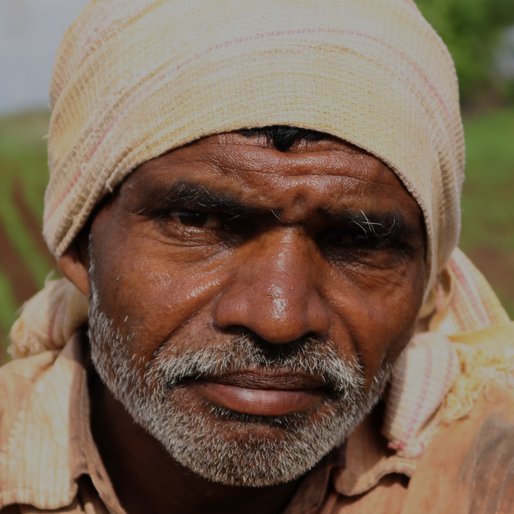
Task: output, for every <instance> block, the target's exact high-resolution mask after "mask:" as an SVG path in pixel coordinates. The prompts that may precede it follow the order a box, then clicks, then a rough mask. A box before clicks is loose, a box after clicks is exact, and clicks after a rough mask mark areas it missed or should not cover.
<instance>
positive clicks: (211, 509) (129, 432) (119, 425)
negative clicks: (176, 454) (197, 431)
mask: <svg viewBox="0 0 514 514" xmlns="http://www.w3.org/2000/svg"><path fill="white" fill-rule="evenodd" d="M90 391H91V405H92V431H93V437H94V439H95V442H96V444H97V446H98V449H99V452H100V455H101V457H102V460H103V462H104V464H105V467H106V470H107V473H108V475H109V477H110V478H111V481H112V483H113V486H114V489H115V491H116V493H117V495H118V498H119V500H120V503H121V504H122V505H123V507H124V508H125V510H126V511H127V512H129V513H130V514H139V513H147V512H153V513H155V514H160V513H168V512H181V513H183V514H193V513H198V512H202V513H209V514H210V513H212V514H215V513H223V514H231V513H236V512H237V513H241V512H245V514H254V513H255V514H257V513H262V512H266V513H271V514H274V513H277V514H278V513H280V512H283V510H284V509H285V507H286V505H287V504H288V502H289V500H290V499H291V497H292V496H293V494H294V491H295V489H296V487H297V485H298V482H290V483H287V484H281V485H277V486H271V487H260V488H249V487H232V486H226V485H222V484H215V483H213V482H210V481H208V480H205V479H203V478H202V477H200V476H198V475H196V474H195V473H193V472H191V471H189V470H188V469H186V468H184V467H183V466H181V465H180V464H179V463H178V462H176V461H175V460H174V459H173V458H172V457H170V455H169V454H168V453H167V452H166V450H165V449H164V448H163V446H162V445H161V444H160V443H159V442H158V441H157V440H156V439H154V438H153V437H152V436H150V435H149V434H147V433H146V432H145V431H144V430H143V429H142V428H141V427H140V426H139V425H136V424H135V423H134V421H133V420H132V418H131V416H130V415H129V414H128V413H127V412H126V410H125V409H124V407H123V406H122V405H121V404H120V403H119V402H118V401H117V400H115V399H114V397H113V396H112V395H111V393H110V392H109V391H108V390H107V388H106V387H105V386H104V384H103V383H102V382H101V381H100V379H99V378H98V376H97V375H96V373H94V371H92V372H91V379H90Z"/></svg>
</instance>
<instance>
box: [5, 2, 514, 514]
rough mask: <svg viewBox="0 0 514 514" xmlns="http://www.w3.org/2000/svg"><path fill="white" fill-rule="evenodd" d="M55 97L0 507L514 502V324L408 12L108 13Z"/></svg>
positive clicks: (441, 90) (446, 71) (14, 370)
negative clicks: (481, 254)
mask: <svg viewBox="0 0 514 514" xmlns="http://www.w3.org/2000/svg"><path fill="white" fill-rule="evenodd" d="M52 104H53V114H52V121H51V126H50V135H49V164H50V171H51V176H50V183H49V186H48V190H47V195H46V198H45V219H44V233H45V237H46V239H47V242H48V244H49V247H50V248H51V249H52V251H53V252H54V254H55V255H56V257H57V259H58V264H59V268H60V270H61V271H62V273H63V275H64V276H65V278H64V279H61V280H60V281H56V282H51V283H49V284H48V285H47V286H46V288H45V290H44V291H43V292H41V293H40V294H39V295H38V296H37V297H36V298H35V299H33V300H32V301H31V302H30V303H29V304H27V306H26V307H25V309H24V312H23V314H22V316H21V318H20V320H19V321H18V322H17V324H16V325H15V327H14V328H13V332H12V339H13V345H12V351H13V354H14V355H15V356H16V357H24V358H20V359H19V360H17V361H14V362H13V363H11V364H9V365H8V366H7V367H6V368H4V370H3V374H2V376H1V379H0V383H1V387H2V390H3V393H4V395H3V398H5V400H4V404H3V406H2V423H1V426H0V448H1V452H2V454H1V455H2V461H1V462H0V506H1V507H3V509H4V510H3V511H2V512H49V511H58V512H88V513H89V512H94V513H97V512H114V513H123V512H128V513H140V512H141V513H143V512H144V513H147V512H151V513H161V512H181V513H196V512H213V513H214V512H215V513H220V512H223V513H231V512H246V513H254V512H266V513H279V512H286V513H288V514H291V513H318V512H319V513H321V512H322V513H329V512H330V513H354V512H359V513H371V512H373V513H388V514H391V513H393V514H394V513H400V512H402V513H419V512H423V513H425V512H433V513H449V512H452V513H453V512H455V513H467V512H474V513H478V512H483V513H488V514H489V513H500V512H502V513H506V512H512V510H513V509H514V480H513V478H514V476H513V475H514V468H513V465H512V464H513V455H514V453H513V450H514V446H513V443H512V441H513V439H512V435H513V423H514V419H513V418H514V413H513V412H512V405H513V403H512V392H511V388H512V383H513V380H512V378H513V375H512V370H513V352H512V335H513V327H512V323H511V322H510V321H509V320H508V317H507V316H506V314H505V312H504V311H503V309H502V308H501V306H500V305H499V303H498V301H497V300H496V298H495V296H494V294H493V293H492V291H491V290H490V289H489V287H488V286H487V284H486V283H485V281H484V280H483V278H482V277H481V276H480V275H479V274H478V272H477V271H476V270H475V269H474V268H473V267H472V265H471V264H470V263H469V261H467V259H466V258H465V257H464V256H463V255H462V254H461V253H460V252H459V251H458V250H456V249H455V246H456V243H457V239H458V232H459V195H460V189H461V182H462V176H463V166H464V162H463V161H464V150H463V137H462V125H461V121H460V115H459V107H458V95H457V86H456V80H455V74H454V69H453V65H452V62H451V59H450V57H449V55H448V54H447V51H446V49H445V47H444V46H443V44H442V42H441V41H440V40H439V39H438V37H437V36H436V34H435V33H434V32H433V30H432V29H431V28H430V27H429V26H428V24H427V23H426V22H425V21H424V20H423V18H422V17H421V15H420V14H419V12H418V11H417V9H416V7H415V5H414V4H413V3H412V2H410V1H406V0H388V1H386V2H384V1H381V2H376V1H372V0H360V1H359V2H356V1H355V0H352V1H350V0H346V1H338V2H335V1H333V0H330V1H329V0H322V1H317V2H298V1H297V0H296V1H284V2H279V3H277V2H271V1H269V0H262V1H258V2H244V3H242V2H230V1H226V2H225V1H223V2H220V1H216V2H213V1H206V0H201V1H195V2H180V1H178V2H168V1H157V0H139V1H132V2H123V3H122V2H115V1H111V0H108V1H106V0H102V1H101V2H100V1H98V0H97V1H92V2H90V3H89V4H88V6H87V7H86V9H85V10H84V12H83V13H82V14H81V16H80V17H79V19H78V20H77V21H76V22H75V24H74V25H73V26H72V28H71V29H70V31H69V32H68V33H67V35H66V37H65V40H64V42H63V44H62V47H61V50H60V53H59V56H58V59H57V64H56V68H55V73H54V80H53V84H52ZM86 298H87V299H89V301H88V302H86ZM87 303H88V314H86V313H85V312H84V305H85V304H87Z"/></svg>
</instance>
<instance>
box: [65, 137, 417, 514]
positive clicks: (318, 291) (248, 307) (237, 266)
mask: <svg viewBox="0 0 514 514" xmlns="http://www.w3.org/2000/svg"><path fill="white" fill-rule="evenodd" d="M91 240H92V248H93V255H94V257H95V263H96V269H95V274H96V280H97V283H98V284H100V285H101V290H100V298H101V306H102V310H103V311H104V312H105V313H106V314H107V315H108V316H109V317H110V318H111V319H112V320H113V321H114V323H115V324H116V327H117V328H118V329H119V330H120V331H121V332H123V333H127V334H128V333H130V332H137V333H138V334H145V336H144V338H142V339H138V340H137V341H134V342H132V343H131V344H132V347H131V351H132V352H133V354H134V355H135V356H137V360H136V361H134V367H135V369H136V371H137V372H140V373H142V372H143V370H144V367H145V364H147V363H148V362H150V361H151V360H152V358H153V354H154V352H155V351H156V349H157V348H159V347H160V345H162V344H163V341H167V342H168V343H167V344H173V345H177V346H178V347H180V346H184V347H185V346H186V345H188V346H194V347H201V345H202V344H209V343H206V341H218V340H220V339H222V338H225V337H229V336H230V335H233V334H234V333H237V332H238V331H245V332H249V333H252V334H255V335H257V336H258V337H259V338H261V339H262V340H264V341H266V342H267V344H270V345H287V344H289V343H291V342H292V341H296V340H298V339H301V338H302V337H305V336H309V335H314V336H316V337H319V338H330V339H331V340H332V341H334V342H335V343H336V344H337V348H338V353H339V355H341V356H343V357H345V358H348V359H351V358H356V359H357V360H358V361H359V362H360V363H361V364H362V366H363V368H364V372H365V377H366V387H367V388H369V387H370V384H371V381H372V379H373V377H374V376H375V375H376V373H377V371H378V370H379V369H380V367H381V366H383V364H384V363H385V362H391V363H392V362H394V360H395V359H396V357H397V356H398V355H399V353H400V352H401V350H402V349H403V348H404V346H405V345H406V344H407V342H408V341H409V339H410V337H411V335H412V332H413V330H414V326H415V323H416V318H417V314H418V311H419V308H420V305H421V302H422V298H423V290H424V286H425V282H426V279H427V266H426V262H425V238H424V229H423V220H422V214H421V211H420V208H419V206H418V205H417V203H416V201H415V200H414V199H413V198H412V196H411V195H410V194H409V193H408V192H407V191H406V190H405V188H404V187H403V185H402V184H401V182H400V181H399V179H398V178H397V177H396V176H395V174H394V173H393V172H392V171H391V170H390V169H389V168H388V167H387V166H386V165H385V164H383V163H382V162H381V161H380V160H378V159H376V158H375V157H373V156H370V155H369V154H367V153H365V152H362V151H359V150H357V149H355V148H354V147H351V146H350V145H346V144H344V143H343V142H340V141H337V140H332V139H327V140H324V141H319V142H301V143H299V144H296V145H294V146H293V147H292V148H291V149H290V150H289V151H288V152H279V151H277V150H275V149H273V148H270V147H269V145H268V144H267V142H266V141H265V140H263V139H262V138H259V137H253V138H247V137H244V136H242V135H240V134H224V135H218V136H211V137H208V138H205V139H203V140H200V141H199V142H196V143H194V144H191V145H188V146H186V147H183V148H180V149H178V150H175V151H172V152H170V153H169V154H166V155H164V156H162V157H159V158H157V159H154V160H151V161H149V162H147V163H145V164H144V165H143V166H141V167H140V168H139V169H138V170H136V171H135V172H133V173H132V174H131V175H130V176H129V177H128V178H127V179H126V180H125V182H124V183H123V185H122V186H121V188H120V189H119V191H118V193H117V194H116V195H115V197H114V198H113V199H112V200H111V201H109V202H108V203H106V205H104V206H103V207H102V208H101V210H100V211H99V212H98V213H97V215H96V216H95V218H94V220H93V223H92V226H91ZM60 267H61V269H62V271H63V272H64V274H65V275H66V276H67V277H68V278H69V279H70V280H72V282H74V283H75V285H77V287H79V289H81V290H82V291H83V292H84V293H85V294H89V292H90V282H89V280H90V278H89V276H88V271H87V270H88V260H87V252H86V245H85V241H84V240H82V242H81V241H80V239H79V240H78V242H77V243H76V244H75V246H74V247H72V248H71V249H70V250H69V251H68V252H67V253H66V254H65V255H64V256H63V257H62V258H61V259H60ZM256 313H258V315H256ZM243 378H244V377H243ZM252 380H253V381H254V382H255V381H256V380H257V382H258V379H255V377H252ZM262 380H263V385H262V386H261V387H259V386H258V385H257V386H255V384H254V386H255V389H256V390H257V393H256V394H254V395H250V396H248V394H246V393H247V391H246V390H244V391H243V390H239V389H238V388H237V387H234V388H232V389H231V395H232V396H231V395H230V394H229V395H228V398H229V400H225V396H224V395H222V394H220V393H219V391H217V389H216V387H215V386H214V385H212V384H211V385H209V384H207V385H205V384H203V386H202V387H201V388H198V387H195V386H191V387H190V388H186V390H185V393H184V394H185V397H184V402H186V403H187V405H188V407H190V408H192V409H198V411H200V410H201V408H202V407H201V406H202V405H203V404H205V402H211V403H213V404H217V403H218V404H220V405H223V406H227V405H225V404H224V403H223V402H225V401H229V407H230V408H232V409H234V410H238V411H240V412H243V413H251V414H260V415H274V416H276V415H281V413H286V412H294V411H295V410H298V411H302V412H307V413H309V414H310V415H312V416H313V417H315V416H316V415H317V409H320V408H321V407H320V405H319V398H317V397H316V395H312V394H310V393H309V391H304V390H299V391H296V393H297V394H296V393H295V395H287V394H283V392H280V391H278V392H277V391H275V390H273V387H270V386H269V384H268V385H266V377H264V378H263V379H262ZM211 386H212V387H211ZM92 405H93V433H94V436H95V438H96V440H97V442H98V445H99V449H100V452H101V455H102V457H103V459H104V461H105V464H106V467H107V471H108V473H109V475H110V476H111V478H112V480H113V483H114V486H115V489H116V492H117V493H118V495H119V498H120V500H121V502H122V504H123V505H124V507H125V508H126V509H127V511H128V512H130V513H140V512H141V513H146V512H155V513H160V512H163V513H164V512H166V513H167V512H182V513H186V514H187V513H194V512H195V513H196V512H205V513H218V512H219V513H222V512H223V513H224V514H230V513H232V512H234V513H236V512H237V513H240V512H245V513H247V514H253V513H257V512H259V513H260V512H269V513H275V512H277V513H278V512H281V511H282V510H283V509H284V506H285V505H286V504H287V502H288V501H289V500H290V498H291V496H292V495H293V493H294V490H295V489H296V487H297V484H298V481H293V482H290V483H287V484H281V485H277V486H271V487H262V488H245V487H232V486H226V485H221V484H215V483H212V482H208V481H206V480H204V479H203V478H200V477H199V476H197V475H195V474H194V473H192V472H190V471H189V470H187V469H185V468H184V467H182V466H181V465H179V464H178V463H176V462H175V461H174V460H173V459H172V458H171V457H170V455H168V454H167V452H166V451H165V450H164V449H163V447H162V446H161V445H160V443H158V442H157V441H156V440H155V439H153V438H152V437H151V436H150V435H148V434H147V433H146V432H145V431H144V430H143V429H141V428H140V427H138V426H137V425H135V424H134V423H133V422H132V420H131V418H130V416H129V415H128V414H127V412H126V411H125V409H124V408H123V406H122V405H121V404H120V403H119V402H117V401H116V400H115V399H113V397H112V395H111V394H110V392H109V391H108V390H107V389H106V388H105V386H104V385H103V384H102V383H101V382H100V380H99V379H98V378H97V377H95V376H94V374H93V378H92ZM311 413H312V414H311ZM206 422H208V419H206ZM227 430H228V431H230V426H227ZM261 430H262V428H261Z"/></svg>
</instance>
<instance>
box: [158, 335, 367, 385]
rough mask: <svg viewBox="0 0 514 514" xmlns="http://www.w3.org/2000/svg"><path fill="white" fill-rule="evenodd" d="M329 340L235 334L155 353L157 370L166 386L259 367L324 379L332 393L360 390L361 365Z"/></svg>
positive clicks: (265, 369) (273, 371)
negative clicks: (269, 339)
mask: <svg viewBox="0 0 514 514" xmlns="http://www.w3.org/2000/svg"><path fill="white" fill-rule="evenodd" d="M334 347H335V345H334V343H332V342H331V341H327V340H325V341H321V340H319V339H316V338H305V339H302V340H299V341H294V342H291V343H289V344H285V345H275V344H270V343H266V342H262V341H259V340H258V339H257V338H255V337H252V336H248V335H241V336H235V337H233V338H232V339H231V340H229V341H228V342H227V343H225V344H222V345H217V346H208V345H207V346H205V347H203V348H201V349H198V350H189V351H183V352H174V351H173V349H170V348H165V349H163V351H161V352H160V354H158V355H157V356H156V362H158V365H157V367H156V368H155V367H154V368H152V370H151V371H149V373H150V374H154V373H157V374H158V375H159V377H160V381H164V382H165V383H166V386H167V387H168V388H170V387H174V386H176V385H178V384H179V383H180V382H183V381H186V380H199V379H202V378H206V377H220V376H223V375H227V374H235V373H243V372H245V371H248V370H252V369H259V370H262V371H268V372H271V373H277V372H280V373H290V374H295V373H298V374H300V373H301V374H306V375H310V376H312V377H313V378H316V379H317V380H320V381H321V382H323V384H324V385H326V387H327V388H329V389H330V390H332V391H334V392H335V393H339V394H341V393H345V392H346V391H349V390H351V391H353V394H355V391H356V390H361V389H362V388H363V387H364V384H365V378H364V372H363V368H362V366H361V365H360V364H359V363H358V362H357V361H355V360H352V361H348V360H345V359H343V358H341V357H340V356H339V355H338V354H337V353H336V351H335V349H334Z"/></svg>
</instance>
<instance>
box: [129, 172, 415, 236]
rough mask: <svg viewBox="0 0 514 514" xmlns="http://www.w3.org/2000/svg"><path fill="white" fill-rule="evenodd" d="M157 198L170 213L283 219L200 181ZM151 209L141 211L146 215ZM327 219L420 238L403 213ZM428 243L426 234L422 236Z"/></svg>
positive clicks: (367, 231) (345, 213) (350, 212)
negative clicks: (205, 212)
mask: <svg viewBox="0 0 514 514" xmlns="http://www.w3.org/2000/svg"><path fill="white" fill-rule="evenodd" d="M150 193H151V195H152V198H153V204H154V207H153V209H150V210H154V211H155V210H157V211H167V210H172V209H177V208H183V209H191V210H195V209H205V210H212V211H218V212H223V213H224V214H227V215H228V216H234V217H238V216H251V215H270V214H271V215H272V216H273V217H274V218H276V219H278V220H280V211H277V210H273V209H272V208H271V207H268V208H265V207H258V206H251V205H248V204H246V203H242V202H241V201H239V200H237V199H236V198H234V197H233V196H231V195H227V194H225V193H220V192H217V191H213V190H211V189H209V188H207V187H205V186H203V185H201V184H198V183H196V182H188V181H180V182H177V183H175V184H173V185H172V186H171V187H169V188H162V187H161V188H158V189H157V188H156V189H152V190H151V191H150ZM147 210H149V209H144V210H142V211H139V212H138V214H145V212H146V211H147ZM318 212H320V213H322V215H323V218H324V219H326V220H327V221H328V222H329V223H330V224H331V225H332V226H337V227H339V228H341V229H347V230H360V231H362V232H363V234H364V235H366V236H377V237H388V238H391V239H396V238H400V237H403V238H405V239H407V238H409V237H414V236H415V235H416V231H417V227H416V226H415V225H414V224H413V223H411V222H409V221H407V219H406V218H405V216H404V215H403V214H402V213H401V212H399V211H393V212H391V211H388V212H375V211H370V212H365V211H363V210H354V209H343V210H342V211H341V212H327V211H325V210H324V209H319V210H318ZM421 236H422V237H421V239H423V240H424V238H425V235H424V233H422V234H421Z"/></svg>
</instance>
